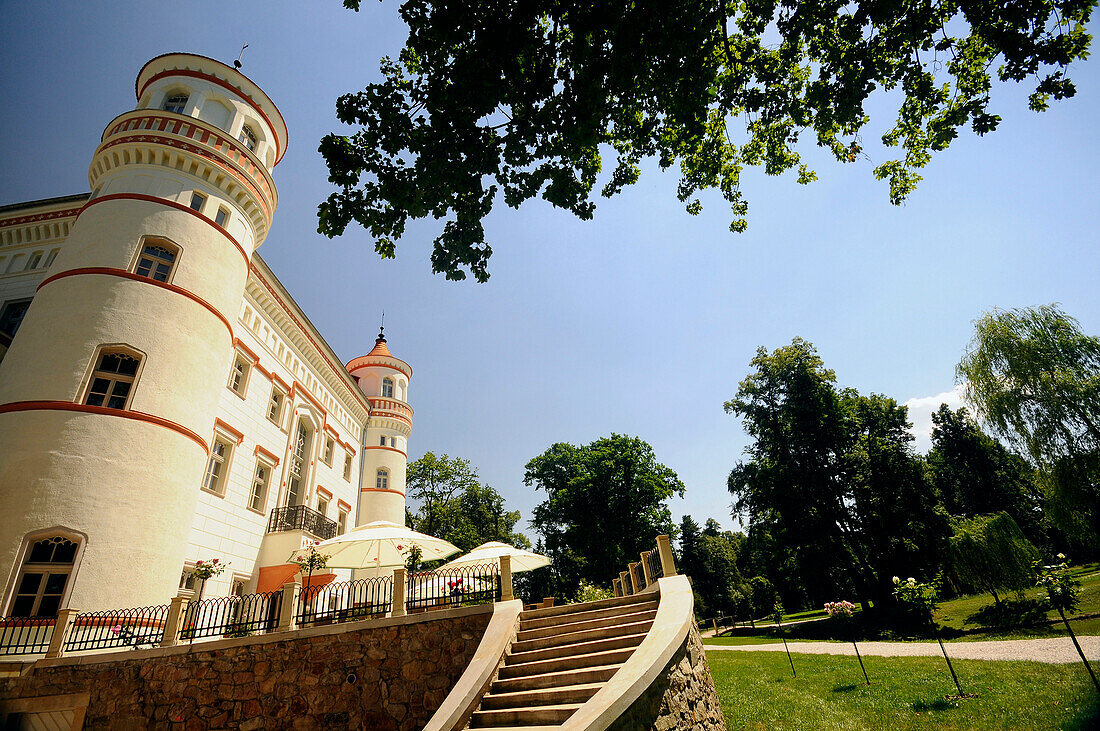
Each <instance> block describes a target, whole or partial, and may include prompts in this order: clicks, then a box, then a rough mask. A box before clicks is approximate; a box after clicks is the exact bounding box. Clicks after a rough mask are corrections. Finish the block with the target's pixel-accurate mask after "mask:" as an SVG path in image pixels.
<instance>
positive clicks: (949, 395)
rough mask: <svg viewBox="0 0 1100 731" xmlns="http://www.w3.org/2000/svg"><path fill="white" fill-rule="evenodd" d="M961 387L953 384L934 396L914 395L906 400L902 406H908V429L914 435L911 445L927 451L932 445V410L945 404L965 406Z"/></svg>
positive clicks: (920, 450)
mask: <svg viewBox="0 0 1100 731" xmlns="http://www.w3.org/2000/svg"><path fill="white" fill-rule="evenodd" d="M962 394H963V387H962V386H961V385H959V386H955V387H954V388H953V389H951V390H950V391H944V392H943V393H937V394H936V395H935V396H915V397H913V398H911V399H909V400H908V401H906V402H905V403H904V404H903V406H908V407H909V421H911V422H913V428H912V429H910V431H911V432H912V433H913V436H914V437H916V442H914V443H913V447H914V448H915V449H916V450H917V451H918V452H920V453H922V454H923V453H924V452H927V451H928V450H929V448H931V446H932V412H934V411H935V410H936V409H938V408H939V407H940V404H947V405H948V406H949V407H950V408H952V409H957V408H959V407H960V406H965V405H966V404H965V403H964V402H963V396H962Z"/></svg>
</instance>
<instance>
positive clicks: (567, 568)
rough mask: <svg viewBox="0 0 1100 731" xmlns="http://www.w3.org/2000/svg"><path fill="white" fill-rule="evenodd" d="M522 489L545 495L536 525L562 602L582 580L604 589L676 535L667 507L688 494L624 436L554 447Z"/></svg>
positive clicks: (649, 451)
mask: <svg viewBox="0 0 1100 731" xmlns="http://www.w3.org/2000/svg"><path fill="white" fill-rule="evenodd" d="M523 482H524V484H526V485H527V486H529V487H533V488H535V489H536V490H543V491H545V492H546V496H547V497H546V500H544V501H543V502H542V503H540V504H539V505H537V506H536V507H535V510H534V517H533V519H532V520H531V525H532V527H533V528H534V529H535V531H536V532H538V533H539V534H540V535H541V536H542V539H543V541H544V543H543V546H544V547H545V550H546V554H547V555H549V556H550V558H551V559H552V560H553V564H552V565H551V568H552V570H553V574H554V581H555V582H556V585H555V586H553V589H554V591H556V592H557V594H558V596H573V595H574V594H575V593H576V591H577V587H578V586H579V584H580V580H581V579H586V580H587V581H590V582H592V583H595V584H603V583H606V582H607V581H608V580H609V579H611V578H612V577H615V576H618V575H619V572H620V571H622V570H624V569H625V568H626V566H627V564H628V563H630V562H633V561H637V560H638V556H639V554H640V553H641V552H642V551H644V550H647V549H651V548H652V547H653V539H654V537H655V536H657V535H661V534H669V535H675V530H674V524H673V522H672V514H671V513H670V512H669V509H668V506H667V505H666V501H667V500H668V499H669V498H670V497H672V496H673V495H680V496H682V495H683V494H684V485H683V483H681V482H680V479H679V478H678V477H677V476H676V473H675V472H673V471H672V470H671V469H669V468H668V467H666V466H665V465H663V464H661V463H659V462H658V461H657V458H656V457H655V456H654V454H653V448H652V447H651V446H649V445H648V444H647V443H646V442H644V441H642V440H641V439H639V438H637V437H627V436H623V435H621V434H612V435H611V436H610V437H604V438H602V439H597V440H596V441H594V442H592V443H591V444H588V445H584V446H579V447H578V446H575V445H572V444H565V443H558V444H554V445H552V446H551V447H550V448H549V449H547V450H546V451H545V452H544V453H542V454H540V455H539V456H538V457H535V458H534V459H532V460H531V461H529V462H528V463H527V468H526V471H525V473H524V478H523Z"/></svg>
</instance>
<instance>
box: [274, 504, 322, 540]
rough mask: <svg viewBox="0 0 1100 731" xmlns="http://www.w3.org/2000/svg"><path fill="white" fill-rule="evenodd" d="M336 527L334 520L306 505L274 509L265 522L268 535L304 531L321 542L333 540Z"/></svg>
mask: <svg viewBox="0 0 1100 731" xmlns="http://www.w3.org/2000/svg"><path fill="white" fill-rule="evenodd" d="M338 528H339V526H337V524H336V521H335V520H331V519H329V518H326V517H325V516H323V515H321V514H320V513H318V512H317V511H316V510H314V509H313V508H311V507H309V506H307V505H287V506H284V507H281V508H274V509H273V510H272V511H271V515H270V517H269V518H268V520H267V532H268V533H281V532H283V531H288V530H304V531H306V532H308V533H312V534H313V535H315V536H317V537H318V538H320V539H321V540H326V539H328V538H335V537H336V531H337V530H338Z"/></svg>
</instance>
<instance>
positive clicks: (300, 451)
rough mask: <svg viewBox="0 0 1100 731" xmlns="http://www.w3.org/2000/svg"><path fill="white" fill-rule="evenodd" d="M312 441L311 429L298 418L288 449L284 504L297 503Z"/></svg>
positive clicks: (298, 502) (299, 498)
mask: <svg viewBox="0 0 1100 731" xmlns="http://www.w3.org/2000/svg"><path fill="white" fill-rule="evenodd" d="M312 442H313V430H312V429H310V428H309V427H308V426H306V423H305V422H304V421H302V420H300V419H299V421H298V430H297V431H296V432H295V434H294V442H293V444H292V445H291V450H290V463H289V465H288V466H287V472H288V474H289V477H288V478H287V483H286V505H288V506H289V505H298V504H300V503H301V501H302V498H303V497H304V496H303V495H302V483H303V482H305V478H306V468H307V465H308V464H309V449H310V445H311V443H312Z"/></svg>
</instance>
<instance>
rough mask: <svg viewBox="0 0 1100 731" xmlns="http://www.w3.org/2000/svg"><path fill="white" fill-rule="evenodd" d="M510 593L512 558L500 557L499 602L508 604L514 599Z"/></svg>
mask: <svg viewBox="0 0 1100 731" xmlns="http://www.w3.org/2000/svg"><path fill="white" fill-rule="evenodd" d="M515 598H516V597H515V595H514V594H513V593H512V557H511V556H507V555H505V556H501V557H500V600H501V601H502V602H510V601H512V600H513V599H515Z"/></svg>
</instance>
